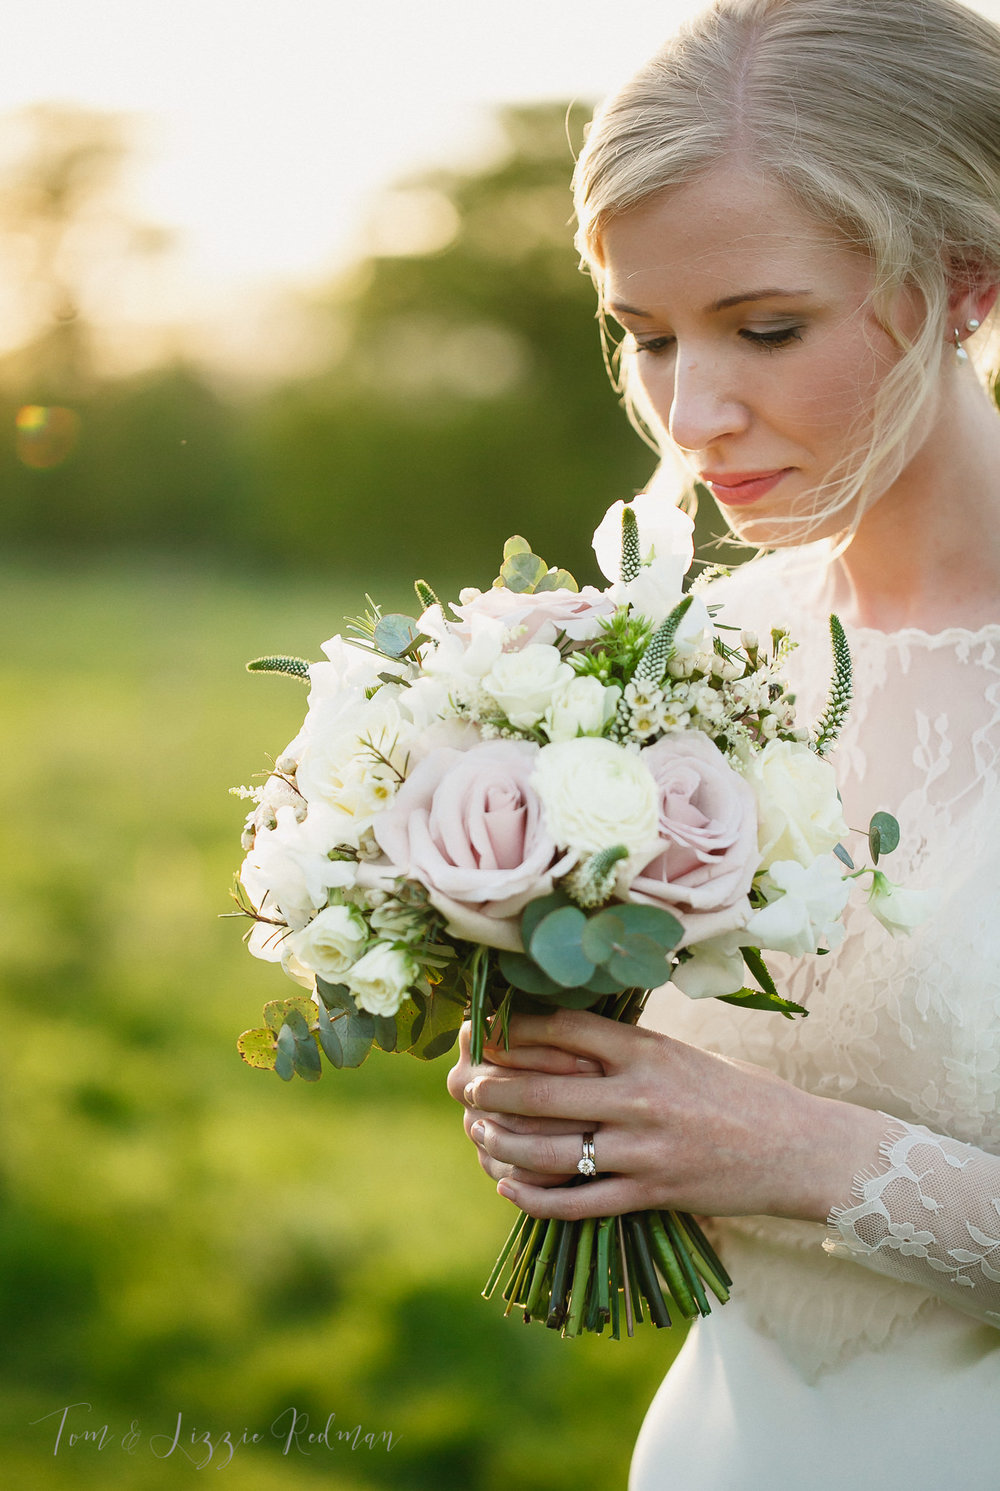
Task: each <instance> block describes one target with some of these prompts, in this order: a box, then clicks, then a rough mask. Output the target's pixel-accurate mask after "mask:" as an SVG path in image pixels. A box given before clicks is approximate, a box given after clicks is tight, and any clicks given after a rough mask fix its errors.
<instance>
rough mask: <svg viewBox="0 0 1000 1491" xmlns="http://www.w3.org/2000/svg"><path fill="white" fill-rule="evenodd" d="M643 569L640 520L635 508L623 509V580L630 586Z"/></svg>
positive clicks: (626, 507) (627, 507)
mask: <svg viewBox="0 0 1000 1491" xmlns="http://www.w3.org/2000/svg"><path fill="white" fill-rule="evenodd" d="M641 569H642V554H641V552H640V550H639V520H638V518H637V517H636V515H635V511H634V509H633V508H631V507H629V506H627V505H626V506H625V507H623V508H622V563H621V578H622V581H623V583H624V584H626V585H627V584H629V583H630V582H631V581H632V580H635V579H637V578H638V575H639V571H640V570H641Z"/></svg>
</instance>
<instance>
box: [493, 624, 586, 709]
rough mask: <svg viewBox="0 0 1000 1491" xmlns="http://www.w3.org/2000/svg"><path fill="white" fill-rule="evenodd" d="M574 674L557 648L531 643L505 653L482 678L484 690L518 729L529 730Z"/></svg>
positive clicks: (571, 680) (570, 681)
mask: <svg viewBox="0 0 1000 1491" xmlns="http://www.w3.org/2000/svg"><path fill="white" fill-rule="evenodd" d="M575 677H576V674H575V673H574V672H573V669H572V668H571V667H570V665H569V663H564V662H563V660H562V654H561V653H560V651H559V649H558V647H547V646H546V645H545V644H544V643H540V642H532V643H529V645H528V646H527V647H522V648H521V649H520V650H519V651H518V652H505V653H503V654H502V655H501V656H500V657H499V658H497V660H496V662H495V663H494V664H493V667H492V668H491V669H490V671H489V672H488V673H486V674H485V675H484V676H483V688H484V689H485V690H486V692H487V693H488V694H490V695H491V696H492V697H493V698H494V699H495V700H496V701H497V703H498V704H499V706H500V708H501V709H502V710H503V712H504V714H505V715H506V716H507V718H508V719H509V720H510V722H511V724H512V725H513V726H514V727H515V728H516V729H518V730H530V728H531V726H532V725H537V724H538V721H539V720H540V719H541V718H542V716H543V715H544V713H545V711H546V709H548V707H549V705H550V703H551V702H552V699H553V697H554V696H555V695H556V694H558V693H559V692H560V691H561V690H562V689H564V688H566V686H567V685H568V684H570V683H572V682H573V680H574V678H575Z"/></svg>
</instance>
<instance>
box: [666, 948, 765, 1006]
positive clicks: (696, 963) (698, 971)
mask: <svg viewBox="0 0 1000 1491" xmlns="http://www.w3.org/2000/svg"><path fill="white" fill-rule="evenodd" d="M746 941H747V935H746V933H745V932H740V933H739V934H737V933H733V932H730V933H728V934H726V935H724V936H722V937H710V938H709V939H708V940H707V941H706V942H699V943H696V944H695V945H694V946H693V947H692V948H691V949H690V952H691V957H690V958H687V959H685V961H684V962H683V963H681V964H679V965H678V967H677V968H675V969H674V971H673V973H672V974H671V975H670V982H671V983H672V984H674V985H676V987H677V988H678V989H680V991H681V993H682V994H686V995H687V996H688V998H689V999H717V998H718V997H719V996H720V995H722V994H736V993H737V992H738V991H739V990H740V989H742V988H743V985H744V983H745V978H744V965H743V954H742V953H741V952H740V944H741V943H742V942H746Z"/></svg>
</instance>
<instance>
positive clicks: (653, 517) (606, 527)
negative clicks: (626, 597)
mask: <svg viewBox="0 0 1000 1491" xmlns="http://www.w3.org/2000/svg"><path fill="white" fill-rule="evenodd" d="M628 505H629V507H630V508H631V509H632V511H633V512H634V513H635V517H636V522H637V523H638V526H639V554H640V557H641V559H642V562H643V564H650V563H652V562H653V561H655V560H665V559H666V560H670V561H672V562H673V566H674V568H675V569H676V572H677V587H676V588H677V599H678V600H679V599H680V578H681V576H682V575H684V574H686V573H687V570H688V568H689V567H690V564H691V560H692V559H693V558H694V539H693V537H692V535H693V533H694V522H693V520H692V519H691V518H690V517H688V515H687V513H683V512H681V510H680V508H679V507H674V506H672V505H671V503H669V502H668V501H666V500H665V499H664V498H663V497H654V496H653V494H652V493H651V492H640V494H639V496H638V497H636V498H634V500H633V501H632V502H630V503H629V504H628ZM624 509H625V503H624V502H616V503H614V504H613V505H612V506H611V507H609V508H608V510H607V512H606V513H605V514H604V518H603V519H602V521H601V524H600V526H599V527H598V529H597V532H596V533H595V534H594V553H595V554H596V555H597V562H598V564H599V565H600V567H601V573H602V574H603V575H605V576H606V577H607V578H608V579H609V580H612V581H618V580H620V579H621V574H622V513H623V511H624ZM676 604H677V601H676V600H675V601H674V605H676Z"/></svg>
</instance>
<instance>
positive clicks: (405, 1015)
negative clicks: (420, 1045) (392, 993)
mask: <svg viewBox="0 0 1000 1491" xmlns="http://www.w3.org/2000/svg"><path fill="white" fill-rule="evenodd" d="M426 1019H427V1000H426V999H425V998H424V996H423V995H422V994H419V995H418V994H413V995H410V996H409V997H408V998H406V999H404V1000H403V1003H402V1004H401V1005H400V1006H399V1009H398V1010H397V1011H396V1018H395V1021H394V1024H395V1026H396V1045H395V1047H394V1048H393V1049H394V1050H396V1051H409V1049H410V1047H411V1046H412V1045H413V1043H414V1041H415V1040H418V1039H419V1037H420V1032H421V1030H422V1029H423V1026H424V1021H425V1020H426Z"/></svg>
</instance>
